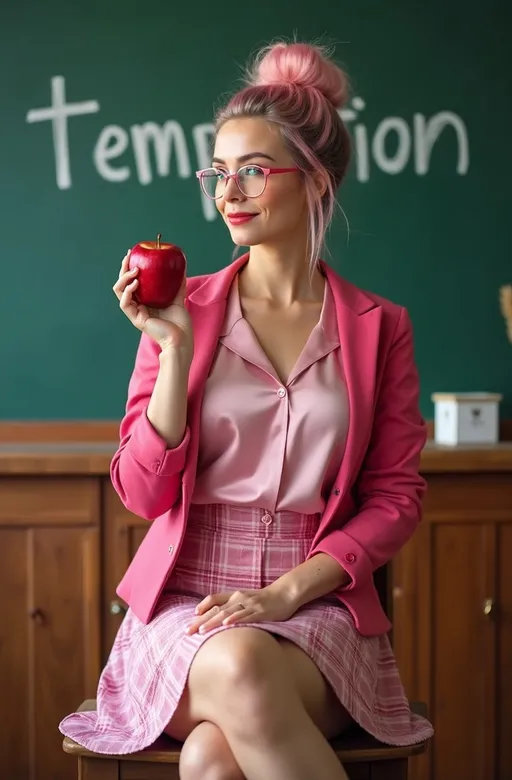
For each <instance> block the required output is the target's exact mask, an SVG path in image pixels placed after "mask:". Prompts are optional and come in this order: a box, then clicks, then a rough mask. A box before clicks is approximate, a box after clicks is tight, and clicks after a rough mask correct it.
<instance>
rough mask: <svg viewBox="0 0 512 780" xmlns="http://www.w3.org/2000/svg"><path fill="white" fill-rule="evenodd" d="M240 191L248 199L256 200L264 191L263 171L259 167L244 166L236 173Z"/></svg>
mask: <svg viewBox="0 0 512 780" xmlns="http://www.w3.org/2000/svg"><path fill="white" fill-rule="evenodd" d="M238 182H239V184H240V189H241V190H242V192H243V193H244V195H247V197H248V198H257V197H258V195H261V193H262V192H263V190H264V189H265V171H264V170H263V169H262V168H260V167H259V165H244V167H243V168H240V170H239V171H238Z"/></svg>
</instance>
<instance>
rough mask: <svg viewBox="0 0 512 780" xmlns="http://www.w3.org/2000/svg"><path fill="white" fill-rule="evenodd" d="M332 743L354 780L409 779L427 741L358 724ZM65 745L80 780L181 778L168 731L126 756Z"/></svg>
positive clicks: (87, 704)
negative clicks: (380, 737)
mask: <svg viewBox="0 0 512 780" xmlns="http://www.w3.org/2000/svg"><path fill="white" fill-rule="evenodd" d="M95 709H96V700H95V699H87V700H86V701H84V702H83V704H81V705H80V707H79V708H78V712H84V711H91V710H95ZM411 709H412V710H413V712H416V713H417V714H418V715H423V717H426V707H425V705H423V704H417V703H413V704H411ZM331 745H332V746H333V748H334V750H335V751H336V754H337V756H338V758H339V760H340V762H341V763H342V764H343V766H344V768H345V771H346V773H347V774H348V776H349V778H350V780H407V763H408V760H409V758H410V757H411V756H416V755H418V754H419V753H423V752H424V751H425V750H426V748H427V743H426V742H421V743H419V744H417V745H409V746H407V747H393V746H390V745H384V744H382V743H381V742H378V741H377V740H376V739H374V738H373V737H371V736H369V735H368V734H367V733H366V732H364V731H363V730H362V729H360V728H358V727H354V728H352V729H350V731H347V733H346V734H343V736H341V737H337V738H336V739H333V740H332V741H331ZM63 749H64V751H65V752H66V753H69V754H70V755H72V756H76V757H77V758H78V778H79V780H179V774H178V763H179V760H180V750H181V743H180V742H176V741H175V740H172V739H170V738H169V737H167V736H166V735H165V734H164V735H162V736H161V737H159V738H158V739H157V740H156V742H155V743H154V744H153V745H151V746H150V747H148V748H146V749H145V750H141V751H140V752H139V753H130V754H129V755H126V756H105V755H103V754H99V753H92V752H91V751H90V750H86V749H85V748H83V747H81V746H80V745H78V744H77V743H76V742H74V741H73V740H72V739H69V737H65V738H64V742H63ZM311 780H314V778H311Z"/></svg>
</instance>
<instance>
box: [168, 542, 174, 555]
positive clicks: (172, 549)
mask: <svg viewBox="0 0 512 780" xmlns="http://www.w3.org/2000/svg"><path fill="white" fill-rule="evenodd" d="M173 552H174V547H173V546H172V544H170V545H169V555H172V554H173Z"/></svg>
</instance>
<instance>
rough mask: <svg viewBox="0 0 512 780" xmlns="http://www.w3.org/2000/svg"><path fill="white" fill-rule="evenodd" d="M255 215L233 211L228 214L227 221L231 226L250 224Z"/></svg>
mask: <svg viewBox="0 0 512 780" xmlns="http://www.w3.org/2000/svg"><path fill="white" fill-rule="evenodd" d="M257 216H258V215H257V214H254V213H252V214H251V213H250V212H248V211H233V212H232V213H231V214H228V219H229V221H230V222H231V224H232V225H243V224H244V223H245V222H250V221H251V219H254V217H257Z"/></svg>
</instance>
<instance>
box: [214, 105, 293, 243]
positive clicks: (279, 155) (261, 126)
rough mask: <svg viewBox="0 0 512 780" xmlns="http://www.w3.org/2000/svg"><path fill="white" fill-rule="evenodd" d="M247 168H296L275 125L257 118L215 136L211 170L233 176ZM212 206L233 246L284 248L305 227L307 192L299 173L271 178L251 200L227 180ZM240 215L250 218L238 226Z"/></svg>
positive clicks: (228, 125) (235, 121)
mask: <svg viewBox="0 0 512 780" xmlns="http://www.w3.org/2000/svg"><path fill="white" fill-rule="evenodd" d="M251 163H252V164H253V165H260V166H263V167H265V168H293V167H295V162H294V160H293V159H292V157H291V155H290V153H289V152H288V151H287V149H286V147H285V145H284V143H283V140H282V138H281V133H280V132H279V128H278V126H277V125H274V124H272V123H271V122H267V120H265V119H260V118H256V117H254V118H253V117H251V118H240V119H230V120H228V121H227V122H226V123H225V124H224V125H223V126H222V127H221V129H220V130H219V132H218V134H217V138H216V141H215V150H214V156H213V158H212V165H213V166H214V167H215V168H217V169H218V170H221V171H227V172H228V173H235V171H237V170H238V169H239V168H240V167H241V166H243V165H247V164H251ZM248 175H249V176H250V175H251V171H250V170H249V172H248ZM256 175H258V174H256ZM215 203H216V205H217V209H218V210H219V212H220V214H221V215H222V217H223V218H224V221H225V223H226V224H227V226H228V228H229V231H230V233H231V238H232V239H233V242H234V243H235V244H238V245H240V246H255V245H257V244H275V243H281V242H283V241H285V242H286V241H287V240H289V239H290V238H291V237H294V238H295V239H296V238H297V231H301V233H303V232H304V229H305V227H306V226H307V202H306V191H305V187H304V183H303V181H302V177H301V174H300V172H299V171H294V172H291V173H278V174H271V175H270V176H269V177H268V179H267V184H266V187H265V190H264V192H263V193H262V194H261V195H259V196H258V197H255V198H250V197H247V196H246V195H244V194H243V193H242V192H240V190H239V188H238V187H237V185H236V182H235V181H234V180H233V179H229V180H228V182H227V184H226V189H225V192H224V194H223V196H222V197H221V198H219V199H218V200H216V201H215ZM239 214H250V215H252V218H251V219H248V220H247V221H243V219H242V221H240V220H238V221H237V220H236V219H235V218H236V215H239ZM304 234H305V232H304Z"/></svg>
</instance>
